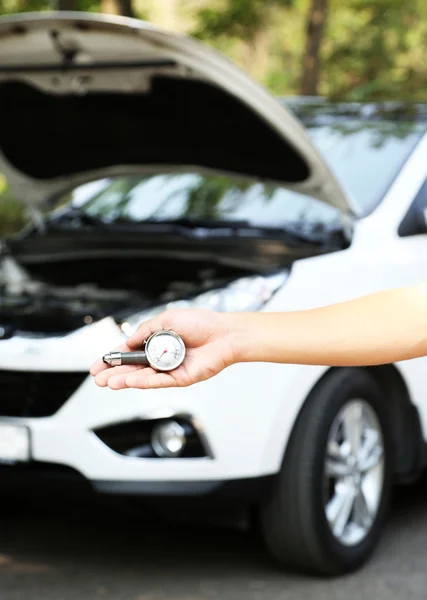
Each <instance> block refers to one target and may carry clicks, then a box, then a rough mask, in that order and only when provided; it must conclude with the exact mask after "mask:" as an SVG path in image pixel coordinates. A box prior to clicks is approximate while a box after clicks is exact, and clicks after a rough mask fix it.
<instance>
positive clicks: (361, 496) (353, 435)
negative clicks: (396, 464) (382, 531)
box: [324, 399, 384, 546]
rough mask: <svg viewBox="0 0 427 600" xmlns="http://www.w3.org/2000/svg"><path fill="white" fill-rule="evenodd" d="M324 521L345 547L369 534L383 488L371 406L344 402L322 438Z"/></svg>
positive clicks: (377, 432) (381, 460) (378, 439)
mask: <svg viewBox="0 0 427 600" xmlns="http://www.w3.org/2000/svg"><path fill="white" fill-rule="evenodd" d="M324 467H325V468H324V507H325V516H326V520H327V523H328V525H329V528H330V531H331V533H332V535H333V536H334V537H335V538H336V539H337V540H338V541H339V542H340V543H341V544H343V545H345V546H354V545H356V544H359V543H361V542H362V541H363V540H364V539H365V538H366V536H367V535H368V534H369V532H370V531H371V529H372V526H373V524H374V521H375V517H376V516H377V513H378V509H379V506H380V503H381V497H382V491H383V483H384V439H383V435H382V430H381V425H380V422H379V420H378V417H377V415H376V414H375V412H374V410H373V409H372V408H371V406H370V405H369V404H368V403H367V402H365V401H364V400H361V399H354V400H351V401H349V402H347V403H346V404H345V405H344V406H343V407H342V409H341V410H340V412H339V413H338V415H337V416H336V417H335V419H334V421H333V423H332V425H331V427H330V430H329V434H328V439H327V446H326V458H325V465H324Z"/></svg>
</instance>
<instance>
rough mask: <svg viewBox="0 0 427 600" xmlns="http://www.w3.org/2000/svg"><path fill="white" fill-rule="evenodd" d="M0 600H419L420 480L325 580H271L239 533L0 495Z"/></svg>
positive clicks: (82, 499)
mask: <svg viewBox="0 0 427 600" xmlns="http://www.w3.org/2000/svg"><path fill="white" fill-rule="evenodd" d="M1 507H2V509H3V510H2V511H1V514H0V590H1V592H0V597H1V600H28V599H30V600H166V599H167V600H200V599H214V598H220V599H221V600H291V599H292V600H306V599H307V598H313V600H342V599H343V598H345V599H346V600H362V599H363V600H366V599H374V598H375V600H401V599H402V598H404V599H405V600H425V597H426V592H425V590H426V589H427V572H426V568H425V565H426V558H427V477H426V478H424V479H423V481H422V482H421V483H419V484H417V485H416V486H411V487H409V488H405V489H404V490H402V491H400V492H399V493H398V497H397V498H396V499H395V502H394V506H393V509H392V511H391V515H390V523H389V526H388V528H387V531H386V533H385V535H384V537H383V540H382V543H381V545H380V547H379V549H378V551H377V552H376V554H375V555H374V557H373V558H372V560H371V561H370V562H369V564H368V565H367V566H366V567H364V568H363V569H362V570H361V571H359V572H358V573H356V574H352V575H350V576H347V577H344V578H341V579H335V580H329V581H327V580H315V579H309V578H305V577H295V576H290V575H286V574H283V573H280V572H278V571H277V570H275V569H274V568H273V566H272V565H271V564H270V563H269V561H268V560H267V558H266V556H265V555H264V553H263V551H262V549H260V547H259V546H258V545H257V543H256V541H255V540H254V539H253V538H252V537H250V536H248V535H247V534H245V533H243V532H239V531H233V530H228V529H224V528H218V527H201V526H192V527H189V526H188V525H184V524H182V523H181V524H178V523H176V524H172V525H170V524H169V525H168V524H166V523H165V522H164V521H159V520H157V519H153V518H152V516H151V514H150V513H147V514H145V513H144V514H142V510H141V518H140V519H137V518H135V515H134V514H133V513H132V512H131V513H130V514H129V513H127V512H124V511H123V507H122V505H121V504H116V503H114V502H113V503H110V501H106V500H105V499H103V498H100V497H94V496H93V495H92V494H89V495H87V494H86V493H78V494H77V493H76V494H73V495H70V493H69V491H68V490H67V489H66V488H64V489H63V490H62V493H57V494H56V495H55V496H53V497H52V496H51V495H47V494H46V493H45V492H41V491H40V489H38V490H34V488H26V487H25V486H23V487H22V488H21V489H20V490H19V493H18V490H15V491H11V490H10V488H9V489H5V488H4V487H3V490H2V501H1Z"/></svg>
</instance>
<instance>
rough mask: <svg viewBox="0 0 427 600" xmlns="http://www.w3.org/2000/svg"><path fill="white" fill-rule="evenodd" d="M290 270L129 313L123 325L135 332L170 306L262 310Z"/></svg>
mask: <svg viewBox="0 0 427 600" xmlns="http://www.w3.org/2000/svg"><path fill="white" fill-rule="evenodd" d="M288 276H289V273H288V272H287V271H281V272H280V273H275V274H274V275H267V276H262V275H255V276H253V277H242V278H241V279H236V280H235V281H233V282H232V283H229V284H228V285H227V286H225V287H223V288H219V289H215V290H210V291H208V292H203V293H202V294H199V295H198V296H194V297H193V298H190V299H188V300H175V301H173V302H168V303H167V304H161V305H159V306H155V307H153V308H151V309H148V310H144V311H142V312H139V313H134V314H132V315H129V317H127V318H126V319H125V320H124V322H123V323H122V324H121V329H122V331H123V332H124V333H125V334H126V335H132V334H133V333H134V332H135V331H136V330H137V328H138V326H139V324H140V323H142V322H143V321H147V320H148V319H151V318H152V317H155V316H156V315H158V314H160V313H162V312H163V311H165V310H169V309H171V308H190V307H192V308H210V309H211V310H216V311H218V312H245V311H256V310H259V309H260V308H261V307H262V306H263V305H264V304H265V303H266V302H267V301H268V300H270V298H271V297H272V295H273V294H274V292H275V291H277V290H278V289H279V288H280V287H281V286H282V285H284V283H285V282H286V280H287V278H288Z"/></svg>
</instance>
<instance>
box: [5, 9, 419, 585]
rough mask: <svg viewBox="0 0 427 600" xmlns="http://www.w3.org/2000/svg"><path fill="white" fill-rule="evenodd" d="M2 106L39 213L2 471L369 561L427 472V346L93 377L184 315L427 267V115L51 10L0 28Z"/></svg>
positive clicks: (21, 258)
mask: <svg viewBox="0 0 427 600" xmlns="http://www.w3.org/2000/svg"><path fill="white" fill-rule="evenodd" d="M290 107H291V108H290ZM0 114H1V120H0V172H1V173H3V174H4V175H5V176H6V177H7V179H8V181H9V183H10V187H11V190H12V192H13V193H14V195H15V196H16V197H19V198H21V199H22V200H23V201H24V202H26V203H27V204H28V206H29V207H31V210H32V212H33V215H34V219H33V224H32V225H31V226H29V227H28V228H26V229H25V230H24V231H23V232H21V233H20V234H19V235H17V236H14V237H12V238H11V239H9V240H7V241H6V242H5V243H4V244H3V252H2V258H1V268H0V333H1V338H2V339H1V341H0V458H1V460H2V462H3V463H4V467H3V468H2V475H5V474H7V473H15V472H20V473H22V476H24V473H28V472H31V471H32V470H34V469H38V468H40V467H41V466H42V467H45V468H51V469H52V470H53V471H55V469H60V470H61V469H63V468H68V469H69V470H71V471H73V472H77V473H78V474H79V475H80V476H82V477H83V478H84V479H86V480H87V481H89V482H90V483H91V485H92V486H93V487H94V488H95V489H96V490H98V491H99V492H102V493H107V494H119V495H123V496H126V495H144V496H156V497H160V496H161V497H165V496H169V497H170V498H171V502H173V501H174V498H176V497H178V496H179V497H181V500H182V497H183V496H184V497H186V499H188V501H189V502H190V497H193V499H194V497H197V498H198V499H199V501H200V502H202V500H203V499H204V498H207V499H216V498H218V501H219V500H220V499H222V500H224V499H225V500H227V501H228V500H229V501H230V503H231V502H233V503H236V502H237V504H238V505H239V506H241V507H242V510H245V511H246V512H247V513H248V514H251V515H255V516H256V521H257V524H258V525H259V527H260V530H261V533H262V536H263V538H264V541H265V543H266V546H267V548H268V549H269V551H270V553H271V554H272V556H273V557H274V558H275V559H276V560H277V561H278V562H279V564H281V565H282V566H283V567H285V568H290V569H298V570H303V571H306V572H310V573H320V574H329V575H331V574H339V573H343V572H345V571H349V570H352V569H355V568H356V567H358V566H359V565H360V564H361V563H362V562H363V561H364V560H366V559H367V557H368V556H369V555H370V553H371V551H372V550H373V548H374V547H375V545H376V543H377V541H378V539H379V537H380V534H381V531H382V528H383V525H384V522H385V516H386V509H387V504H388V500H389V497H390V492H391V486H392V483H393V482H397V483H404V482H408V481H411V480H413V479H415V478H416V477H417V476H418V475H419V474H420V472H421V471H422V469H423V468H424V466H425V463H426V438H427V433H426V427H427V395H426V376H425V373H426V369H427V363H426V360H425V359H419V360H413V361H408V362H404V363H401V364H395V365H391V364H390V365H384V366H380V367H375V368H333V369H331V368H326V367H324V366H297V365H273V364H242V365H236V366H233V367H231V368H229V369H226V370H225V371H224V372H223V373H221V374H220V375H219V376H218V377H215V378H213V379H212V380H209V381H207V382H204V383H201V384H198V385H195V386H192V387H189V388H184V389H165V390H152V391H138V390H125V391H120V392H113V391H111V390H109V389H101V388H98V387H97V386H96V385H95V384H94V382H93V379H92V378H91V377H90V376H89V375H88V369H89V366H90V365H91V363H92V362H93V361H94V360H95V359H97V358H99V357H100V356H102V355H103V354H104V353H105V352H107V351H109V350H112V349H113V348H114V347H115V346H116V345H118V344H119V343H121V342H122V341H123V340H125V339H126V336H127V335H129V333H130V332H132V331H133V330H135V328H136V327H137V326H138V324H139V323H140V322H141V321H142V320H144V319H146V318H148V317H149V316H150V315H151V314H154V313H156V312H159V311H161V310H163V309H164V308H165V307H168V306H210V307H212V308H213V309H215V310H223V311H247V310H250V311H253V310H262V311H293V310H297V309H306V308H310V307H316V306H321V305H326V304H329V303H333V302H337V301H343V300H346V299H349V298H353V297H356V296H360V295H362V294H366V293H368V292H373V291H375V290H380V289H384V288H392V287H396V286H405V285H410V284H415V283H417V282H420V281H422V280H424V279H427V235H426V229H427V227H426V219H425V215H426V210H427V185H426V183H425V182H426V176H427V163H426V160H425V156H426V152H427V137H426V131H427V120H426V118H425V113H424V110H423V107H412V108H411V110H409V111H408V110H405V107H400V106H398V105H396V106H394V105H391V106H385V107H378V106H375V105H372V106H358V105H353V104H352V105H346V106H342V105H340V106H331V105H328V104H327V103H325V102H301V103H298V102H279V101H278V100H276V99H274V98H273V97H271V96H270V95H269V93H268V92H266V91H265V90H264V89H262V88H261V87H260V86H259V85H258V84H257V83H255V82H254V81H252V80H251V79H250V78H248V76H247V75H246V74H244V73H243V72H241V71H240V70H239V69H238V68H236V67H235V66H233V65H232V64H231V63H230V62H229V61H228V60H226V59H225V58H223V57H222V56H220V55H218V54H217V53H216V52H214V51H212V50H210V49H208V48H207V47H205V46H204V45H202V44H200V43H199V42H197V41H195V40H192V39H188V38H186V37H183V36H180V35H175V34H172V33H168V32H164V31H161V30H159V29H156V28H154V27H152V26H150V25H148V24H146V23H143V22H140V21H136V20H129V19H125V18H119V17H112V16H99V15H93V14H90V15H86V14H82V13H61V14H56V13H41V14H37V15H34V14H31V15H19V16H13V17H8V18H3V19H1V20H0ZM297 115H298V116H297ZM46 202H48V203H50V206H51V207H52V211H51V212H49V211H47V210H46ZM253 343H254V344H256V343H257V340H256V339H254V340H253ZM5 476H6V475H5Z"/></svg>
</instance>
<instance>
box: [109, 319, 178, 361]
mask: <svg viewBox="0 0 427 600" xmlns="http://www.w3.org/2000/svg"><path fill="white" fill-rule="evenodd" d="M184 358H185V344H184V342H183V341H182V339H181V337H180V336H179V335H178V334H177V333H175V332H174V331H171V330H170V329H161V330H159V331H156V332H155V333H153V334H152V335H150V337H149V338H148V339H147V340H145V342H144V351H140V352H109V353H108V354H105V356H103V358H102V360H103V361H104V362H105V363H106V364H107V365H110V366H111V367H116V366H119V365H149V366H150V367H152V368H153V369H155V370H156V371H173V370H174V369H177V368H178V367H179V366H180V365H181V364H182V362H183V360H184Z"/></svg>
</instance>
